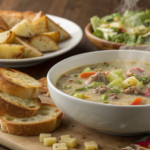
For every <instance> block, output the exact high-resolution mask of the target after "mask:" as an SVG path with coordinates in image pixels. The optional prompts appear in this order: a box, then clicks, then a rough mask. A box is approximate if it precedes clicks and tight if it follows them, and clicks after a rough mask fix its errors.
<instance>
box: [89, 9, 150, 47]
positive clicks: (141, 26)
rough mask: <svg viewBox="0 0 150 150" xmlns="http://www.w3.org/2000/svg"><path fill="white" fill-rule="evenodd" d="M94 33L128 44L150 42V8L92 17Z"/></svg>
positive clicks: (109, 39)
mask: <svg viewBox="0 0 150 150" xmlns="http://www.w3.org/2000/svg"><path fill="white" fill-rule="evenodd" d="M91 24H92V27H93V35H95V36H97V37H99V38H102V39H104V40H108V41H112V42H116V43H124V44H127V45H139V44H144V45H147V44H150V10H149V9H148V10H146V11H129V10H127V11H125V12H124V14H123V15H121V14H120V13H113V14H111V15H108V16H105V17H103V18H99V17H98V16H94V17H92V18H91Z"/></svg>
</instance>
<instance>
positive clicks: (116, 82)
mask: <svg viewBox="0 0 150 150" xmlns="http://www.w3.org/2000/svg"><path fill="white" fill-rule="evenodd" d="M122 81H123V79H122V78H117V79H115V80H113V81H112V82H110V83H109V84H108V85H107V87H108V88H116V89H118V88H122Z"/></svg>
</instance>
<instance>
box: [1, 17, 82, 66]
mask: <svg viewBox="0 0 150 150" xmlns="http://www.w3.org/2000/svg"><path fill="white" fill-rule="evenodd" d="M47 16H48V17H49V18H50V19H51V20H53V21H54V22H56V23H57V24H58V25H60V26H61V27H62V28H63V29H65V30H66V31H67V32H68V33H69V34H70V35H71V38H70V39H68V40H66V41H63V42H61V43H59V44H58V45H59V48H60V50H59V51H56V52H49V53H45V54H44V56H41V57H35V58H25V59H0V66H4V67H13V68H19V67H28V66H33V65H36V64H39V63H41V62H44V61H45V60H47V59H50V58H53V57H55V56H58V55H61V54H63V53H66V52H68V51H69V50H71V49H72V48H74V47H75V46H76V45H77V44H79V42H80V41H81V39H82V36H83V32H82V29H81V28H80V27H79V26H78V25H77V24H75V23H74V22H72V21H69V20H67V19H64V18H61V17H56V16H53V15H47Z"/></svg>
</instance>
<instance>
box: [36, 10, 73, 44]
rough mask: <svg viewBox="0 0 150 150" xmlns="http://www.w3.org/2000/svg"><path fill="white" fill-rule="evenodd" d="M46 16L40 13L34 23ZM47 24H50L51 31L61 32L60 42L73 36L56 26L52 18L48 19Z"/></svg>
mask: <svg viewBox="0 0 150 150" xmlns="http://www.w3.org/2000/svg"><path fill="white" fill-rule="evenodd" d="M42 16H45V14H44V13H43V12H42V11H39V13H38V14H37V16H36V17H35V18H34V21H35V20H37V19H39V18H40V17H42ZM47 22H48V28H49V31H51V32H52V31H59V32H60V39H59V41H64V40H67V39H69V38H70V37H71V36H70V34H69V33H68V32H67V31H65V30H64V29H63V28H61V27H60V26H59V25H58V24H56V23H55V22H54V21H52V20H51V19H50V18H48V17H47Z"/></svg>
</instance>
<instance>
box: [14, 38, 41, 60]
mask: <svg viewBox="0 0 150 150" xmlns="http://www.w3.org/2000/svg"><path fill="white" fill-rule="evenodd" d="M13 43H15V44H20V45H23V46H25V49H24V53H23V56H22V57H23V58H32V57H40V56H43V53H41V52H40V51H39V50H38V49H36V48H35V47H33V46H32V45H31V44H30V43H29V42H27V41H26V40H25V39H22V38H19V37H15V38H14V40H13Z"/></svg>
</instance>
